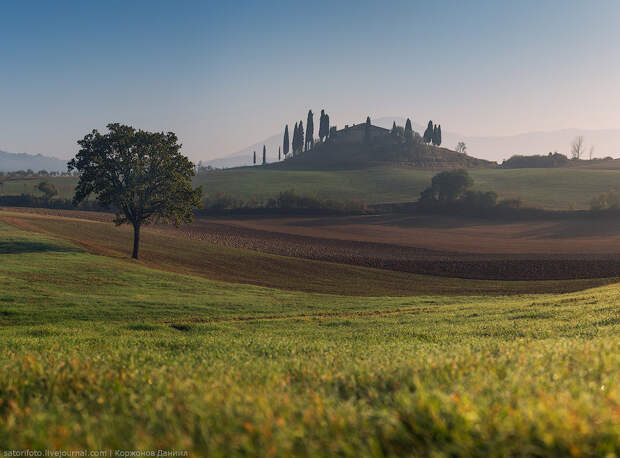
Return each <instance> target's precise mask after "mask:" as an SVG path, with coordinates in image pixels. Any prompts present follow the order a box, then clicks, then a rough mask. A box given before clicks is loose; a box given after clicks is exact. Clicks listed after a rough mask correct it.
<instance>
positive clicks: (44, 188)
mask: <svg viewBox="0 0 620 458" xmlns="http://www.w3.org/2000/svg"><path fill="white" fill-rule="evenodd" d="M37 189H38V190H39V191H41V192H42V193H43V195H44V196H45V200H50V199H52V198H53V197H54V196H56V195H58V190H57V189H56V186H54V185H53V184H52V183H48V182H47V181H42V182H41V183H39V184H38V185H37Z"/></svg>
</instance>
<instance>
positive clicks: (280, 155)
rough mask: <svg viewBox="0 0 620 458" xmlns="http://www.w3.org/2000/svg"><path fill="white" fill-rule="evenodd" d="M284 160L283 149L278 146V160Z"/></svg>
mask: <svg viewBox="0 0 620 458" xmlns="http://www.w3.org/2000/svg"><path fill="white" fill-rule="evenodd" d="M281 160H282V150H281V149H280V147H278V161H281Z"/></svg>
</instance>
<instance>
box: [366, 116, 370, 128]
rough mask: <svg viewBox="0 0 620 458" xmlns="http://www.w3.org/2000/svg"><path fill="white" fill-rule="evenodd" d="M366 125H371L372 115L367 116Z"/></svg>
mask: <svg viewBox="0 0 620 458" xmlns="http://www.w3.org/2000/svg"><path fill="white" fill-rule="evenodd" d="M366 125H367V126H370V116H366Z"/></svg>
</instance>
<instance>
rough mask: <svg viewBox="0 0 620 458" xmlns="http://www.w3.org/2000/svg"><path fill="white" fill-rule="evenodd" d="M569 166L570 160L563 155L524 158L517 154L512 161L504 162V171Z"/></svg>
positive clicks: (550, 154) (554, 154) (551, 154)
mask: <svg viewBox="0 0 620 458" xmlns="http://www.w3.org/2000/svg"><path fill="white" fill-rule="evenodd" d="M566 164H568V158H567V157H566V156H564V155H563V154H558V153H549V154H548V155H546V156H545V155H540V154H537V155H533V156H522V155H519V154H516V155H514V156H512V157H511V158H510V159H507V160H505V161H504V162H502V164H501V166H500V167H502V168H504V169H532V168H551V167H562V166H564V165H566Z"/></svg>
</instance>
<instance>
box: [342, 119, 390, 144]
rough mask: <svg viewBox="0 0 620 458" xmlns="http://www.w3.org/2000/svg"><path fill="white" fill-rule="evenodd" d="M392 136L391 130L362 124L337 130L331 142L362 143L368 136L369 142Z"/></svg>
mask: <svg viewBox="0 0 620 458" xmlns="http://www.w3.org/2000/svg"><path fill="white" fill-rule="evenodd" d="M389 134H390V130H389V129H384V128H383V127H379V126H373V125H372V124H366V123H360V124H354V125H352V126H344V129H341V130H337V131H336V132H335V133H334V135H333V136H332V137H330V140H332V141H335V142H338V143H362V142H363V141H364V139H365V138H366V135H368V139H369V140H375V139H377V138H382V137H386V136H388V135H389Z"/></svg>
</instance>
